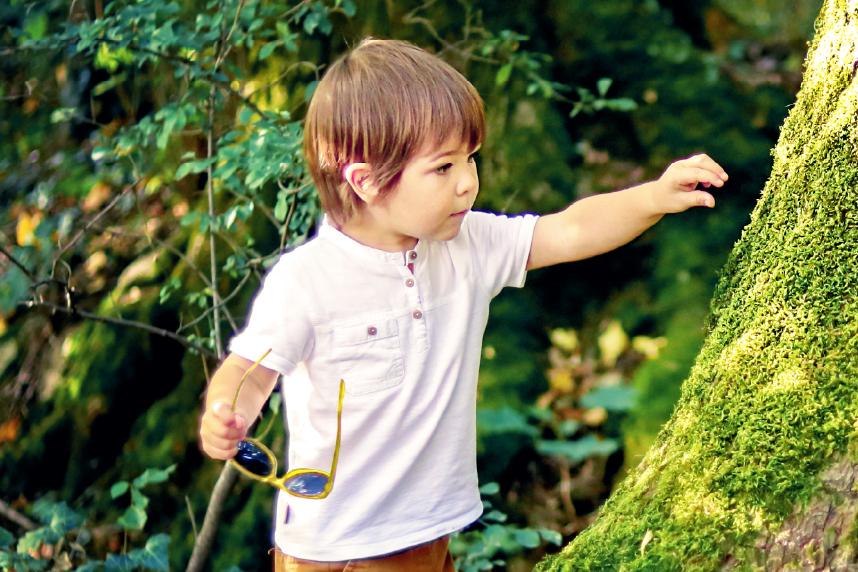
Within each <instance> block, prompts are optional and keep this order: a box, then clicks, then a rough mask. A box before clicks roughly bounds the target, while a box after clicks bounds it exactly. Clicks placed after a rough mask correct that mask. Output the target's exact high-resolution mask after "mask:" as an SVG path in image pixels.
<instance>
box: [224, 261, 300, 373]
mask: <svg viewBox="0 0 858 572" xmlns="http://www.w3.org/2000/svg"><path fill="white" fill-rule="evenodd" d="M288 257H289V255H288V254H286V255H284V256H283V257H281V258H280V260H279V261H277V263H276V264H275V265H274V266H273V267H271V269H270V270H269V272H268V274H267V275H266V276H265V278H264V280H263V281H262V286H261V287H260V289H259V291H258V292H257V293H256V296H255V298H254V299H253V303H252V305H251V309H250V314H249V315H248V317H247V320H246V323H245V326H244V329H243V330H241V331H240V332H239V333H238V334H237V335H236V336H235V337H233V338H232V339H231V340H230V342H229V351H230V352H231V353H234V354H236V355H239V356H241V357H243V358H245V359H249V360H251V361H256V360H257V359H259V357H260V356H262V355H263V354H264V353H265V352H266V351H267V350H268V349H270V350H271V353H270V354H268V356H267V357H266V358H265V359H264V360H263V361H262V362H261V364H262V365H263V366H264V367H267V368H269V369H273V370H275V371H278V372H280V373H281V374H283V375H284V376H285V375H290V374H291V373H292V371H293V370H294V369H295V367H296V366H297V364H298V363H300V362H302V361H304V360H305V359H306V358H307V356H308V355H309V353H310V349H311V347H312V342H313V327H312V323H311V321H310V319H309V316H308V315H307V313H306V312H307V305H306V304H305V303H303V300H302V298H303V297H302V292H301V290H300V282H299V280H298V276H297V273H296V271H295V269H294V265H293V264H290V263H289V260H288Z"/></svg>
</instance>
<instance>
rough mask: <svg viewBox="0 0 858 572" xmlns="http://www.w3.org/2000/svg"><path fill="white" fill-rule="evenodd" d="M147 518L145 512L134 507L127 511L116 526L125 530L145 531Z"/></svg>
mask: <svg viewBox="0 0 858 572" xmlns="http://www.w3.org/2000/svg"><path fill="white" fill-rule="evenodd" d="M147 518H148V517H147V516H146V511H145V510H143V509H141V508H139V507H136V506H133V505H132V506H129V507H128V508H127V509H125V514H123V515H122V516H120V517H119V519H118V520H117V521H116V524H118V525H119V526H121V527H122V528H124V529H125V530H143V527H144V526H146V520H147Z"/></svg>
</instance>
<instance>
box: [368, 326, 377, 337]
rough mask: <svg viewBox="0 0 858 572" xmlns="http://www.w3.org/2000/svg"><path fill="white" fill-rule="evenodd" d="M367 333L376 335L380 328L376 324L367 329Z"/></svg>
mask: <svg viewBox="0 0 858 572" xmlns="http://www.w3.org/2000/svg"><path fill="white" fill-rule="evenodd" d="M366 333H367V334H369V335H370V336H374V335H376V334H377V333H378V328H376V327H375V326H370V327H368V328H367V329H366Z"/></svg>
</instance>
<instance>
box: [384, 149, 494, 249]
mask: <svg viewBox="0 0 858 572" xmlns="http://www.w3.org/2000/svg"><path fill="white" fill-rule="evenodd" d="M476 151H477V150H476V149H471V148H469V147H468V144H467V142H465V143H460V142H459V141H458V140H455V139H451V140H448V141H445V142H444V143H443V144H442V145H440V146H438V147H435V146H426V147H424V148H423V149H422V150H421V151H420V152H418V153H417V155H415V156H414V157H413V158H411V160H409V161H408V163H406V165H405V168H404V169H403V171H402V175H401V177H400V179H399V182H398V183H397V185H396V187H394V188H393V189H391V191H390V192H389V193H388V194H387V195H386V196H384V197H382V198H380V199H378V200H377V201H375V202H374V203H375V204H372V205H368V206H367V208H369V209H370V210H371V211H372V218H373V220H374V223H375V226H376V230H377V231H379V232H382V233H384V234H386V235H387V236H386V238H387V239H389V241H390V244H396V245H397V248H398V249H403V250H407V249H409V248H413V247H414V244H415V242H416V240H415V239H433V240H450V239H452V238H455V237H456V235H458V234H459V229H460V228H461V226H462V220H463V219H464V218H465V214H466V213H467V212H468V211H469V210H470V209H471V206H472V205H473V204H474V200H475V199H476V197H477V192H478V191H479V188H480V182H479V179H478V178H477V163H476V157H475V155H476Z"/></svg>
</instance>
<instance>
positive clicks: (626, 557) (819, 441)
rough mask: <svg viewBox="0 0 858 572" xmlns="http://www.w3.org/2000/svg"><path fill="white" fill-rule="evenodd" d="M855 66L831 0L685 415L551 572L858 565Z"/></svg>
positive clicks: (730, 267)
mask: <svg viewBox="0 0 858 572" xmlns="http://www.w3.org/2000/svg"><path fill="white" fill-rule="evenodd" d="M856 67H858V0H826V1H825V4H824V6H823V8H822V11H821V13H820V15H819V18H818V20H817V25H816V34H815V38H814V40H813V42H812V43H811V47H810V50H809V53H808V56H807V60H806V63H805V74H804V79H803V82H802V87H801V90H800V91H799V94H798V100H797V102H796V104H795V106H794V107H793V108H792V110H791V111H790V114H789V117H788V118H787V120H786V122H785V124H784V126H783V129H782V132H781V136H780V140H779V142H778V144H777V147H776V148H775V150H774V166H773V169H772V173H771V177H770V179H769V181H768V183H767V184H766V186H765V189H764V190H763V193H762V196H761V197H760V200H759V203H758V205H757V207H756V209H755V211H754V213H753V214H752V216H751V222H750V224H749V225H748V226H747V227H746V229H745V230H744V232H743V234H742V237H741V238H740V240H739V241H738V242H737V244H736V246H735V248H734V250H733V252H732V254H731V255H730V258H729V260H728V262H727V265H726V268H725V269H724V272H723V275H722V278H721V280H720V283H719V285H718V287H717V289H716V291H715V295H714V298H713V301H712V314H711V318H710V323H709V330H708V334H707V337H706V341H705V343H704V345H703V348H702V349H701V351H700V354H699V356H698V358H697V361H696V363H695V365H694V367H693V368H692V371H691V374H690V377H689V378H688V379H687V380H686V381H685V383H684V385H683V388H682V395H681V398H680V400H679V403H678V405H677V408H676V410H675V411H674V414H673V417H672V418H671V419H670V421H669V422H668V423H667V425H666V426H665V428H664V429H663V431H662V432H661V433H660V435H659V437H658V439H657V440H656V443H655V445H654V446H653V448H652V450H650V451H649V453H648V454H647V455H646V456H645V458H644V460H643V461H642V462H641V464H640V465H639V466H638V467H637V468H636V469H635V470H634V471H633V472H632V474H631V475H630V476H629V477H628V478H627V479H626V480H625V481H624V482H623V483H622V484H621V485H620V486H619V488H618V489H617V491H616V492H615V493H614V495H613V496H612V497H611V498H610V499H609V500H608V502H607V503H606V505H605V507H604V509H603V510H602V512H601V514H600V516H599V518H598V519H597V520H596V522H595V523H594V524H593V525H592V526H591V527H590V528H589V529H587V530H586V531H585V532H584V533H582V534H581V535H580V536H579V537H577V538H576V539H575V540H574V541H573V542H572V543H571V544H570V545H569V546H567V547H566V548H565V549H564V551H563V552H562V553H561V554H559V555H557V556H555V557H552V558H549V559H547V560H545V561H543V562H542V563H541V564H540V566H539V567H538V568H539V569H540V570H543V571H556V570H575V571H577V570H654V571H662V570H683V571H687V570H721V569H724V570H734V569H735V570H784V569H790V570H794V569H798V570H858V556H856V554H858V522H856V513H858V488H856V487H858V485H856V475H858V77H856ZM719 160H722V161H724V162H725V164H727V165H729V162H730V159H729V157H725V158H720V159H719Z"/></svg>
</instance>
